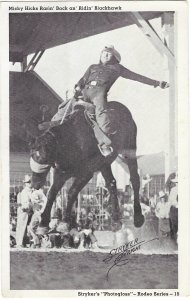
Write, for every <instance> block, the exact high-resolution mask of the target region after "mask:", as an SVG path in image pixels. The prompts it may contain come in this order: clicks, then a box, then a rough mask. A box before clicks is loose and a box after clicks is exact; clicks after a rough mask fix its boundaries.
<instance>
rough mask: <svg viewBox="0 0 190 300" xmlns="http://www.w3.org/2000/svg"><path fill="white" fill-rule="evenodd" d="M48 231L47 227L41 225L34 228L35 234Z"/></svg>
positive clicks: (42, 233)
mask: <svg viewBox="0 0 190 300" xmlns="http://www.w3.org/2000/svg"><path fill="white" fill-rule="evenodd" d="M48 232H49V227H41V226H39V227H38V228H37V230H36V234H37V235H45V234H47V233H48Z"/></svg>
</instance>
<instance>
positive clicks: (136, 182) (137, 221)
mask: <svg viewBox="0 0 190 300" xmlns="http://www.w3.org/2000/svg"><path fill="white" fill-rule="evenodd" d="M127 164H128V167H129V172H130V180H131V183H132V187H133V192H134V225H135V227H141V226H142V225H143V223H144V216H143V214H142V209H141V205H140V200H139V190H140V178H139V174H138V166H137V159H136V157H132V158H128V159H127Z"/></svg>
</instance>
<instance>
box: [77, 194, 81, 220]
mask: <svg viewBox="0 0 190 300" xmlns="http://www.w3.org/2000/svg"><path fill="white" fill-rule="evenodd" d="M80 209H81V193H79V195H78V206H77V223H78V222H79V220H80Z"/></svg>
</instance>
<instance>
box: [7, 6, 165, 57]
mask: <svg viewBox="0 0 190 300" xmlns="http://www.w3.org/2000/svg"><path fill="white" fill-rule="evenodd" d="M162 14H163V12H158V11H156V12H141V15H142V17H143V18H144V19H145V20H152V19H155V18H158V17H160V16H161V15H162ZM9 17H10V18H9V28H10V30H9V50H10V53H9V59H10V61H12V62H22V61H23V58H24V57H25V56H27V55H29V54H32V53H35V52H37V51H39V50H45V49H48V48H52V47H55V46H58V45H62V44H66V43H69V42H72V41H76V40H79V39H83V38H86V37H89V36H93V35H96V34H100V33H102V32H106V31H111V30H114V29H118V28H122V27H125V26H130V25H133V24H134V18H133V16H132V13H131V12H98V13H96V12H75V13H73V12H71V13H69V12H66V13H63V12H61V13H19V14H15V13H10V15H9Z"/></svg>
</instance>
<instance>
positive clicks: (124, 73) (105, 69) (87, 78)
mask: <svg viewBox="0 0 190 300" xmlns="http://www.w3.org/2000/svg"><path fill="white" fill-rule="evenodd" d="M120 61H121V55H120V54H119V52H118V51H117V50H116V49H115V48H114V46H112V45H111V46H106V47H105V48H104V49H103V50H102V51H101V54H100V62H99V63H98V64H93V65H91V66H90V67H89V68H88V69H87V71H86V72H85V74H84V76H83V77H82V78H81V79H80V80H79V81H78V83H77V84H76V85H75V91H76V93H80V92H82V93H83V96H84V100H85V101H87V102H90V103H92V104H94V105H95V114H96V120H97V123H98V125H99V127H100V129H101V130H102V131H103V132H104V133H105V134H106V135H107V136H108V137H109V136H111V135H112V134H115V133H116V130H115V128H114V126H113V124H111V122H110V119H109V116H108V113H107V93H108V91H109V90H110V88H111V86H112V85H113V84H114V82H115V81H116V80H117V79H118V78H119V77H123V78H126V79H131V80H135V81H138V82H141V83H144V84H148V85H151V86H153V87H158V86H159V87H160V88H162V89H164V88H167V87H169V85H168V83H167V82H165V81H157V80H153V79H150V78H148V77H145V76H142V75H139V74H137V73H134V72H132V71H130V70H129V69H127V68H125V67H124V66H122V65H121V64H120ZM99 148H100V151H101V152H102V154H103V155H104V156H107V155H109V154H110V153H111V152H112V148H111V146H110V144H107V145H106V144H102V145H101V144H100V145H99Z"/></svg>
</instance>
